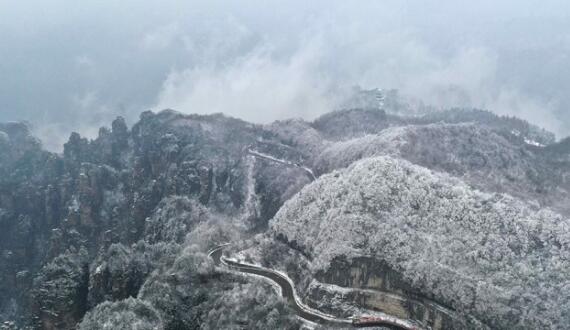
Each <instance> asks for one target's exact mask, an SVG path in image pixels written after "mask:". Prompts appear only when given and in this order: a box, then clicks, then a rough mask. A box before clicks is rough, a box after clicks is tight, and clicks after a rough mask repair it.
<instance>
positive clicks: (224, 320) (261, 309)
mask: <svg viewBox="0 0 570 330" xmlns="http://www.w3.org/2000/svg"><path fill="white" fill-rule="evenodd" d="M372 100H373V101H374V100H375V102H379V100H380V99H379V98H377V97H373V99H372ZM381 101H382V102H384V103H382V104H381V105H382V106H383V107H384V109H383V108H382V106H380V105H378V106H377V107H376V108H370V107H369V108H365V109H362V108H353V109H348V110H342V111H335V112H332V113H329V114H327V115H324V116H322V117H321V118H318V119H316V120H315V121H313V122H307V121H304V120H300V119H291V120H283V121H278V122H275V123H272V124H268V125H256V124H251V123H247V122H244V121H242V120H238V119H234V118H229V117H226V116H224V115H221V114H216V115H208V116H203V115H183V114H180V113H177V112H175V111H172V110H165V111H162V112H159V113H152V112H144V113H142V114H141V117H140V120H139V121H138V122H137V123H136V124H135V125H134V126H133V127H131V128H129V127H127V125H126V124H125V122H124V120H122V119H121V118H118V119H117V120H115V121H114V122H113V123H112V125H111V127H110V128H101V130H100V133H99V136H98V137H97V138H96V139H94V140H88V139H85V138H82V137H81V136H80V135H79V134H76V133H74V134H72V135H71V137H70V139H69V141H68V142H67V143H66V144H65V147H64V152H63V154H61V155H59V154H54V153H50V152H47V151H44V150H43V149H42V147H41V142H40V141H38V140H37V139H35V138H34V137H33V136H32V135H31V134H30V131H29V129H28V128H27V127H26V125H24V124H20V123H7V124H0V228H2V231H0V250H1V252H0V321H2V322H6V323H4V326H5V327H7V328H9V329H10V328H18V327H32V328H44V329H73V328H76V327H78V328H80V329H99V328H98V325H100V324H103V323H105V322H106V323H105V324H108V325H110V326H113V327H120V326H121V325H122V324H126V323H129V322H135V321H137V322H139V321H140V325H141V328H144V329H146V328H148V329H151V328H152V329H156V328H158V329H198V328H202V329H214V328H216V329H224V328H230V329H231V328H248V329H266V328H269V327H273V328H275V327H280V328H291V329H296V328H299V327H300V326H301V324H300V321H299V319H298V318H296V317H295V313H294V311H293V310H292V309H291V308H290V307H289V305H288V304H287V303H286V302H285V301H283V300H282V299H279V298H278V297H277V296H276V295H275V292H274V290H273V289H272V287H271V286H270V285H267V284H265V282H264V281H261V280H259V279H248V278H244V277H243V276H240V275H239V274H236V273H232V272H227V271H223V270H221V269H220V268H219V267H215V265H214V264H213V262H212V260H211V258H209V257H208V255H207V251H208V250H209V249H210V248H212V247H214V246H217V245H218V244H221V243H227V242H232V243H234V244H233V245H232V248H231V251H229V252H228V253H230V252H232V253H233V252H235V253H236V256H237V257H240V256H241V257H243V256H244V255H245V254H244V253H245V252H243V251H249V252H251V256H250V258H251V262H257V263H259V264H263V265H265V266H267V267H271V268H274V269H276V270H278V271H280V272H282V273H284V274H287V275H288V276H289V277H290V278H292V279H293V280H294V281H295V282H296V284H298V285H297V290H298V292H297V293H298V295H299V297H301V298H300V299H303V300H304V301H305V303H306V304H307V305H311V306H312V307H313V308H320V309H323V310H326V311H327V312H329V313H339V314H342V315H343V316H344V317H346V316H350V313H357V312H358V313H364V312H366V311H374V310H376V311H378V310H381V311H384V312H387V313H388V314H390V315H392V314H394V315H396V316H398V317H405V318H409V319H411V320H413V321H414V322H416V323H418V324H420V325H422V326H430V327H432V328H434V329H446V328H447V329H449V328H458V327H460V328H485V327H493V328H505V329H511V328H529V329H534V328H563V327H564V325H565V324H567V323H568V321H570V320H569V315H568V314H567V313H566V311H567V310H568V307H570V306H568V301H567V300H568V299H567V297H568V296H570V295H568V294H567V291H568V287H569V285H570V284H569V283H570V282H568V281H569V279H568V278H569V277H568V273H567V269H568V259H569V257H570V250H569V246H568V244H569V243H568V242H569V239H568V237H567V236H568V235H567V232H568V225H569V222H568V219H569V217H570V208H569V206H568V205H570V203H569V202H570V197H569V192H570V182H569V180H570V166H569V165H570V148H568V140H562V141H560V142H555V141H554V137H553V135H552V134H551V133H549V132H546V131H544V130H542V129H540V128H538V127H536V126H533V125H532V124H530V123H527V122H525V121H522V120H519V119H516V118H506V117H499V116H496V115H494V114H492V113H490V112H486V111H481V110H467V109H456V110H449V111H443V112H434V111H431V110H430V111H429V112H427V113H425V114H417V115H415V116H403V115H398V114H394V113H390V112H389V111H388V110H390V108H389V107H388V104H387V103H386V102H391V101H390V98H384V99H382V100H381ZM392 106H396V105H394V104H392ZM398 106H401V105H398ZM432 110H433V109H432ZM249 252H248V253H249ZM248 258H249V257H248ZM252 281H253V282H252ZM374 290H377V291H378V290H379V291H382V292H381V293H379V291H378V292H377V291H374ZM379 294H380V295H381V296H378V295H379ZM390 299H391V301H392V302H391V303H387V301H388V300H390ZM394 301H395V302H394ZM240 302H241V303H242V304H241V305H240ZM262 302H263V303H262ZM245 303H247V304H248V305H247V306H250V307H248V308H242V307H243V306H244V305H243V304H245ZM240 306H242V307H240ZM251 306H254V307H251ZM267 315H269V316H267ZM262 316H263V317H262ZM129 324H130V323H129Z"/></svg>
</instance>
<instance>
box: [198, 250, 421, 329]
mask: <svg viewBox="0 0 570 330" xmlns="http://www.w3.org/2000/svg"><path fill="white" fill-rule="evenodd" d="M225 246H226V245H223V246H220V247H217V248H215V249H214V250H211V251H210V253H209V256H210V257H211V258H212V259H213V260H214V263H215V264H216V265H217V266H220V265H224V266H227V267H229V268H231V269H234V270H237V271H239V272H242V273H247V274H254V275H259V276H263V277H265V278H268V279H270V280H271V281H273V282H275V283H277V284H278V285H279V287H280V288H281V295H282V296H283V298H285V299H286V300H287V302H288V303H289V305H290V306H291V307H292V308H293V310H295V313H296V314H297V315H298V316H299V317H301V318H302V319H304V320H307V321H309V322H313V323H317V324H320V325H326V326H329V327H335V328H347V327H353V324H352V322H351V320H349V319H334V318H329V317H326V316H325V315H321V314H319V313H317V312H312V311H310V310H308V309H307V308H305V307H303V306H301V305H299V302H297V301H296V300H295V294H294V291H293V290H294V288H293V287H292V285H291V283H289V281H288V280H287V279H286V278H285V277H284V276H282V275H280V274H278V273H275V272H271V271H269V270H265V269H263V268H260V267H255V266H251V265H244V264H240V263H237V262H235V261H231V260H228V259H225V258H223V257H222V252H223V249H224V247H225ZM378 326H383V327H386V328H389V329H394V330H415V329H417V328H415V327H404V326H402V325H400V324H394V323H392V322H390V321H386V322H378V323H375V324H367V325H366V326H359V327H378Z"/></svg>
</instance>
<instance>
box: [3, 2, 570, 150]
mask: <svg viewBox="0 0 570 330" xmlns="http://www.w3.org/2000/svg"><path fill="white" fill-rule="evenodd" d="M569 10H570V6H569V5H568V4H567V2H565V1H562V0H550V1H548V0H547V1H538V0H517V1H515V0H506V1H500V2H497V1H491V0H483V1H477V2H472V1H469V2H468V1H452V0H437V1H436V0H427V1H426V0H410V1H396V0H394V1H391V0H389V1H372V0H371V1H366V0H363V1H334V0H328V1H322V0H319V1H297V0H286V1H285V0H280V1H261V0H240V1H212V0H209V1H196V0H192V1H174V0H164V1H160V2H157V1H145V2H144V3H143V2H142V1H138V0H123V1H111V0H101V1H96V0H85V1H76V2H73V1H64V0H50V1H38V0H36V1H18V2H16V1H13V0H3V1H0V121H12V120H26V121H29V122H30V123H31V124H32V125H33V127H34V129H35V131H36V134H37V135H38V136H40V137H41V138H42V140H43V141H44V144H45V145H46V147H47V148H49V149H52V150H59V149H60V148H61V144H62V143H63V141H64V140H65V139H66V138H67V136H68V135H69V133H70V132H71V131H72V130H75V131H79V132H81V133H82V134H85V135H88V136H93V135H94V134H95V133H96V132H97V129H98V126H99V125H102V124H108V121H109V119H110V118H112V117H115V116H117V115H122V116H124V117H126V118H127V119H128V120H130V121H133V120H134V119H136V118H137V116H138V114H139V113H140V112H141V111H143V110H146V109H153V110H160V109H163V108H173V109H176V110H178V111H182V112H186V113H213V112H224V113H226V114H228V115H231V116H235V117H239V118H242V119H245V120H250V121H254V122H268V121H272V120H275V119H282V118H290V117H304V118H307V119H311V118H314V117H315V116H318V115H319V114H322V113H324V112H327V111H330V110H331V109H334V108H335V105H336V104H338V102H340V101H341V100H342V97H343V95H344V93H345V92H346V91H347V90H349V89H350V88H351V87H352V86H355V85H359V86H362V87H363V88H374V87H380V88H397V89H399V90H400V91H401V93H402V94H404V95H406V96H408V97H410V98H414V99H417V100H422V101H423V102H425V103H426V104H430V105H434V106H436V107H453V106H472V107H480V108H485V109H488V110H492V111H494V112H497V113H500V114H510V115H517V116H520V117H522V118H524V119H527V120H530V121H532V122H534V123H536V124H539V125H541V126H543V127H545V128H547V129H549V130H551V131H553V132H555V133H556V134H557V135H558V137H564V136H566V135H569V133H570V113H569V112H568V111H566V108H567V107H568V106H569V105H570V94H568V93H567V91H568V90H569V88H570V65H568V64H569V63H568V62H569V59H570V58H569V55H570V20H569V14H568V13H570V11H569Z"/></svg>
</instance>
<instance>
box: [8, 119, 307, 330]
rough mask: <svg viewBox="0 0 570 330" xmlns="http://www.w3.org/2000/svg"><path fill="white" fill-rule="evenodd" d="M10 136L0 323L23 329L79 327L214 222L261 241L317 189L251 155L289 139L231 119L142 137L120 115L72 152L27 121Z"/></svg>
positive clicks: (130, 292) (141, 126)
mask: <svg viewBox="0 0 570 330" xmlns="http://www.w3.org/2000/svg"><path fill="white" fill-rule="evenodd" d="M0 132H1V134H0V149H1V150H0V151H2V152H1V153H0V174H2V175H1V176H0V227H1V228H2V231H0V249H1V251H2V253H1V255H0V280H1V281H0V321H2V322H4V321H15V322H16V323H17V324H19V325H33V326H36V327H41V328H45V329H71V328H74V327H75V325H76V323H77V322H78V321H79V320H81V318H82V316H83V314H84V313H85V312H86V311H87V310H89V309H91V308H93V307H94V306H96V305H97V304H99V303H101V302H103V301H105V300H111V301H118V300H122V299H126V298H128V297H134V296H136V295H137V294H138V292H139V290H140V288H141V286H142V285H143V284H144V282H145V280H146V278H147V277H148V276H150V274H151V273H153V272H154V271H156V270H157V269H161V268H168V267H169V264H170V263H172V262H173V260H174V259H175V258H176V256H177V254H178V253H181V252H180V251H181V250H182V247H183V246H184V245H186V244H187V242H186V241H185V237H186V235H187V234H189V233H191V232H193V231H196V230H204V229H203V228H202V227H201V226H202V225H203V224H204V223H207V224H208V225H207V228H209V230H211V231H216V230H218V231H219V233H218V234H217V235H218V238H219V239H220V240H223V239H224V238H223V237H226V239H227V236H228V235H239V233H248V232H252V233H255V232H257V231H259V230H262V229H263V228H265V227H266V225H267V221H268V220H269V218H271V217H272V216H273V215H274V214H275V212H277V210H278V209H279V207H280V205H281V204H282V203H283V202H284V200H285V199H286V198H288V197H290V196H291V195H293V194H294V193H296V191H298V190H299V189H301V188H302V186H303V185H304V184H306V183H308V182H309V181H310V180H309V179H308V178H307V176H306V175H305V174H304V173H303V171H301V170H295V169H292V170H287V171H281V172H280V175H279V176H273V175H272V173H275V172H276V171H278V169H279V168H280V167H279V165H278V164H273V163H267V162H263V161H258V160H256V159H255V158H252V157H251V156H248V155H247V152H246V150H247V148H248V147H251V146H253V147H257V146H258V145H261V144H263V145H281V144H283V143H282V142H283V141H281V140H280V139H278V138H276V137H275V134H273V133H271V132H270V131H267V130H264V129H263V128H262V127H260V126H257V125H253V124H250V123H246V122H243V121H241V120H237V119H233V118H228V117H225V116H223V115H211V116H199V115H190V116H186V115H182V114H180V113H177V112H174V111H170V110H167V111H163V112H160V113H158V114H154V113H152V112H145V113H143V114H142V115H141V119H140V121H139V122H137V123H136V124H135V125H134V126H133V127H132V129H131V130H129V129H128V128H127V126H126V124H125V122H124V120H122V119H121V118H119V119H117V120H115V121H114V122H113V124H112V127H111V129H108V128H102V129H101V130H100V132H99V136H98V137H97V138H96V139H95V140H92V141H90V140H87V139H85V138H82V137H81V136H80V135H79V134H76V133H73V134H72V135H71V137H70V139H69V141H68V142H67V143H66V144H65V146H64V152H63V155H57V154H53V153H49V152H45V151H43V150H42V149H41V144H40V143H39V141H37V140H36V139H34V138H33V137H31V135H30V134H29V130H28V129H27V127H26V126H25V125H23V124H15V123H14V124H2V125H0ZM260 148H261V147H260ZM271 151H272V152H275V153H278V150H271ZM278 156H284V157H296V156H295V153H294V152H289V153H288V154H278ZM275 168H277V170H275ZM278 172H279V171H278ZM232 232H233V233H232ZM212 235H213V234H212ZM204 237H208V235H204ZM200 239H201V238H200ZM195 243H196V242H192V243H191V244H195ZM215 243H216V242H215V241H212V242H209V244H215ZM133 244H134V245H133ZM204 248H206V249H207V246H205V247H204ZM107 258H110V259H109V260H107ZM113 258H118V259H119V260H121V262H112V259H113ZM30 302H33V304H32V303H30Z"/></svg>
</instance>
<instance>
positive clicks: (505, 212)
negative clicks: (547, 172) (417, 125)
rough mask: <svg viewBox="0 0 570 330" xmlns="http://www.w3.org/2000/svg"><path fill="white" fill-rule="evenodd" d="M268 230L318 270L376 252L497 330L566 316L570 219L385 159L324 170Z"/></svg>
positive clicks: (558, 324) (547, 323)
mask: <svg viewBox="0 0 570 330" xmlns="http://www.w3.org/2000/svg"><path fill="white" fill-rule="evenodd" d="M272 230H273V231H274V232H275V233H276V234H281V235H283V236H285V237H286V238H287V240H288V241H290V242H294V243H295V245H296V246H298V247H300V249H302V250H303V251H305V253H307V254H308V255H309V256H310V257H311V258H312V259H313V267H314V271H318V270H324V269H326V268H327V267H328V266H329V265H330V262H331V261H332V260H333V258H335V257H338V256H348V257H356V256H372V257H374V258H376V259H377V260H382V261H386V262H387V263H388V264H389V265H390V266H391V267H393V268H394V269H395V270H397V271H398V272H400V273H401V274H402V276H403V277H404V278H405V279H406V280H407V281H409V282H410V283H411V285H412V286H414V287H416V288H418V289H419V290H421V291H422V292H425V293H426V294H432V295H433V296H435V297H436V298H437V299H438V300H440V301H442V302H444V303H447V304H449V305H451V306H453V307H454V308H456V309H458V310H461V311H462V312H464V313H471V314H473V315H476V316H477V317H480V318H481V319H483V320H485V321H486V322H487V323H488V324H490V325H492V326H496V327H501V328H527V329H536V328H543V329H544V328H563V327H564V326H565V325H566V324H567V323H568V321H570V319H569V317H570V315H569V314H568V313H567V311H568V310H569V308H570V297H569V295H567V294H563V293H564V292H568V291H567V290H568V288H569V285H570V235H569V234H568V233H569V230H570V224H569V221H568V219H565V218H563V217H562V216H560V215H557V214H555V213H553V212H550V211H547V210H540V211H535V210H533V209H532V208H531V207H530V206H528V205H526V204H524V203H523V202H520V201H518V200H515V199H513V198H511V197H509V196H506V195H499V194H488V193H482V192H479V191H476V190H473V189H471V188H469V187H468V186H467V185H465V184H464V183H462V182H461V181H459V180H456V179H453V178H450V177H448V176H447V175H442V174H436V173H432V172H431V171H429V170H427V169H424V168H421V167H418V166H415V165H412V164H410V163H408V162H406V161H401V160H396V159H393V158H389V157H379V158H372V159H367V160H363V161H360V162H357V163H356V164H354V165H352V166H351V167H349V168H348V169H347V170H345V171H342V172H334V173H332V174H329V175H326V176H323V177H322V178H321V179H320V180H319V181H317V182H315V183H313V184H311V185H310V186H308V187H307V188H306V189H304V190H303V191H301V192H300V193H299V194H298V195H297V196H296V197H294V198H293V199H292V200H290V201H288V202H287V203H286V204H285V206H284V207H283V208H282V209H281V210H280V211H279V213H278V214H277V216H276V217H275V219H274V220H273V222H272Z"/></svg>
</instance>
